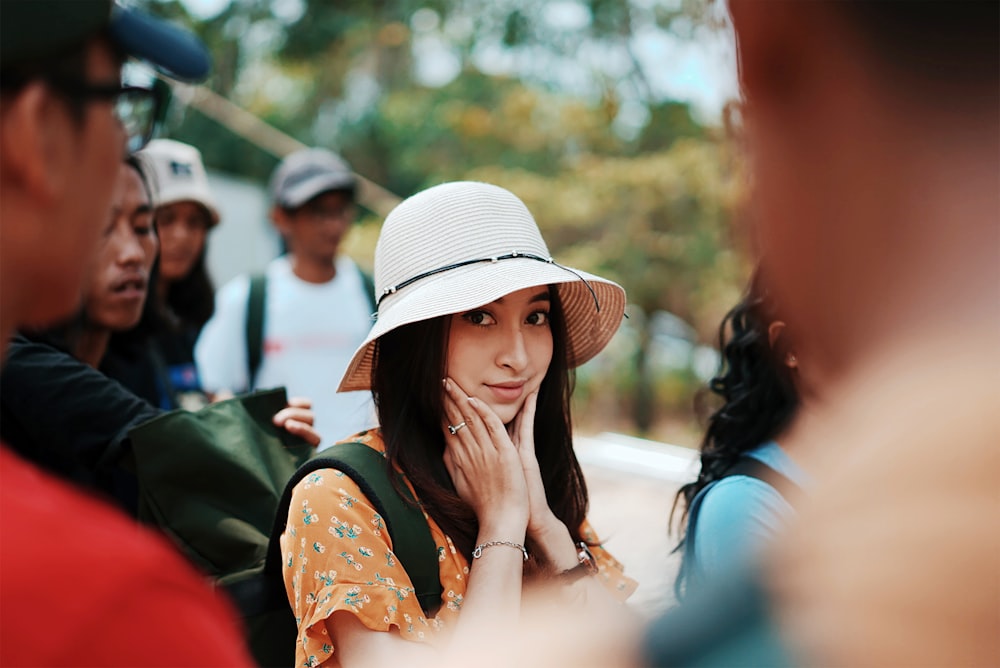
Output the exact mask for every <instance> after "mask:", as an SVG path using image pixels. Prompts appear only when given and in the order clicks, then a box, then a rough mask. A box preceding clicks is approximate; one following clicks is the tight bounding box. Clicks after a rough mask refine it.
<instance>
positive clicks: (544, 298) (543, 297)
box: [530, 290, 552, 304]
mask: <svg viewBox="0 0 1000 668" xmlns="http://www.w3.org/2000/svg"><path fill="white" fill-rule="evenodd" d="M530 301H531V303H532V304H533V303H535V302H548V301H552V297H551V296H550V295H549V291H548V290H545V291H544V292H539V293H538V294H537V295H535V296H534V297H532V298H531V300H530Z"/></svg>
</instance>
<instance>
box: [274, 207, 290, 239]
mask: <svg viewBox="0 0 1000 668" xmlns="http://www.w3.org/2000/svg"><path fill="white" fill-rule="evenodd" d="M271 223H272V224H273V225H274V227H275V229H277V230H278V233H279V234H281V236H282V237H286V238H287V237H288V235H289V234H290V233H291V231H292V229H291V227H292V218H291V216H290V215H288V212H287V211H285V210H284V209H283V208H281V207H280V206H278V205H277V204H275V205H274V206H272V207H271Z"/></svg>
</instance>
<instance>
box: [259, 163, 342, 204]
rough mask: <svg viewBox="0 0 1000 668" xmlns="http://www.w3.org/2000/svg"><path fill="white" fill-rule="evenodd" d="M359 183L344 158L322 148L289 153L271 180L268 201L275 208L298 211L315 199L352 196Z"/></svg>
mask: <svg viewBox="0 0 1000 668" xmlns="http://www.w3.org/2000/svg"><path fill="white" fill-rule="evenodd" d="M357 185H358V179H357V177H356V176H354V172H352V171H351V167H350V165H348V164H347V163H346V162H345V161H344V159H343V158H341V157H340V156H339V155H337V154H336V153H333V152H332V151H328V150H326V149H324V148H306V149H302V150H301V151H296V152H295V153H292V154H291V155H289V156H288V157H286V158H285V159H284V160H282V161H281V164H279V165H278V167H277V169H275V170H274V174H273V175H272V176H271V186H270V190H271V199H272V201H273V202H274V204H276V205H277V206H280V207H282V208H285V209H297V208H299V207H300V206H302V205H303V204H305V203H306V202H308V201H309V200H311V199H312V198H314V197H316V196H317V195H321V194H323V193H325V192H329V191H331V190H348V191H350V192H351V194H352V196H353V193H354V190H355V188H356V187H357Z"/></svg>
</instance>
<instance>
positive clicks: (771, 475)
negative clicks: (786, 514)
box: [723, 455, 802, 505]
mask: <svg viewBox="0 0 1000 668" xmlns="http://www.w3.org/2000/svg"><path fill="white" fill-rule="evenodd" d="M734 475H745V476H747V477H749V478H755V479H757V480H760V481H761V482H763V483H765V484H767V485H770V486H771V487H773V488H774V490H775V491H776V492H778V494H780V495H781V496H782V497H783V498H784V499H785V501H787V502H788V503H789V504H791V505H795V501H796V500H797V498H798V497H799V495H801V494H802V488H801V487H799V486H798V485H796V484H795V483H794V482H792V480H791V478H789V477H788V476H786V475H784V474H781V473H778V472H777V471H776V470H774V469H773V468H771V467H770V466H768V465H767V464H765V463H764V462H762V461H760V460H759V459H757V458H756V457H750V456H749V455H743V456H741V457H740V458H739V459H737V460H736V463H735V464H733V465H732V466H730V467H729V469H728V470H726V473H725V474H724V475H723V478H728V477H729V476H734Z"/></svg>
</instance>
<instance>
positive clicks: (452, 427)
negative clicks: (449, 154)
mask: <svg viewBox="0 0 1000 668" xmlns="http://www.w3.org/2000/svg"><path fill="white" fill-rule="evenodd" d="M464 426H465V422H459V423H458V424H455V425H451V424H450V425H448V431H450V432H451V435H452V436H454V435H455V434H457V433H458V430H459V429H461V428H462V427H464Z"/></svg>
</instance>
